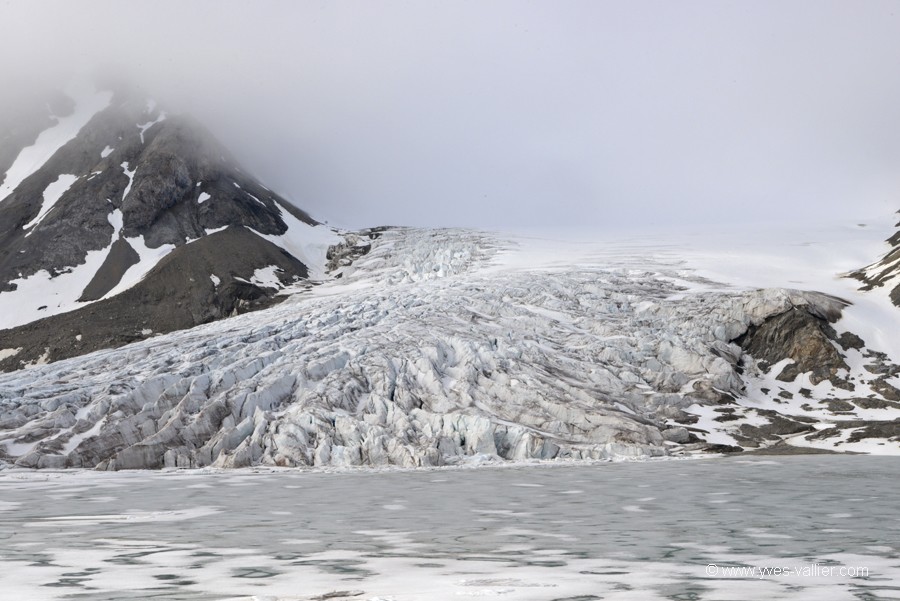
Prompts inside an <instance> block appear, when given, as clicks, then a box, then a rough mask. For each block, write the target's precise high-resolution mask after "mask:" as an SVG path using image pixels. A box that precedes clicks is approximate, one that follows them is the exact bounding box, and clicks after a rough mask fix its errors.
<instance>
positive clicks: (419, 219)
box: [0, 0, 900, 227]
mask: <svg viewBox="0 0 900 601" xmlns="http://www.w3.org/2000/svg"><path fill="white" fill-rule="evenodd" d="M898 11H900V8H898V7H897V4H896V3H895V2H889V1H885V2H879V1H871V2H865V3H858V2H851V1H846V2H818V1H817V2H812V1H810V2H791V3H783V2H777V1H771V0H769V1H762V2H720V1H715V2H714V1H708V2H706V1H694V2H678V3H672V2H654V1H640V2H620V3H612V2H592V1H584V2H572V1H561V2H507V1H493V2H480V1H479V2H475V1H473V2H464V1H461V2H400V1H383V2H377V3H373V2H363V1H360V2H340V1H338V2H319V3H316V2H293V1H281V2H279V1H269V2H250V1H243V2H233V1H232V2H228V1H225V2H223V1H221V0H216V1H193V2H175V1H159V0H154V1H152V2H150V1H145V2H142V1H133V2H127V3H126V2H117V1H100V0H82V1H80V2H77V3H76V2H62V1H60V2H50V1H29V2H7V3H4V4H0V23H2V25H0V27H2V28H3V31H2V35H0V56H2V57H3V58H2V59H0V61H2V66H3V72H4V74H5V75H4V79H5V82H7V85H4V86H3V92H2V94H0V103H2V104H0V113H4V114H11V113H12V112H13V108H12V107H14V106H16V105H17V104H21V103H22V102H25V101H27V97H28V94H27V92H29V91H31V90H34V89H38V88H41V87H42V86H47V85H53V84H54V83H55V82H58V81H63V80H65V78H67V77H70V76H73V75H75V74H77V73H83V72H89V71H91V70H94V69H98V68H101V67H102V68H104V69H107V68H110V67H112V68H116V69H119V70H121V71H123V72H125V73H127V74H128V76H129V77H130V78H132V79H133V80H134V81H136V82H138V83H139V85H141V86H142V87H144V88H145V89H146V90H147V92H148V94H150V95H153V96H156V97H157V98H159V99H160V101H162V102H165V103H168V104H169V105H171V106H174V107H175V108H177V109H180V110H185V111H189V112H191V113H192V114H194V115H195V116H196V117H197V118H198V119H200V120H201V121H202V122H204V123H205V124H206V125H207V126H208V127H209V128H210V129H212V130H213V132H214V133H215V134H216V135H217V136H218V137H219V138H220V139H221V140H222V141H223V142H224V143H225V144H226V145H227V146H229V147H230V148H231V150H232V152H233V153H234V154H235V155H236V156H237V157H238V158H239V159H240V160H241V162H242V163H243V165H244V166H245V167H246V168H247V169H248V170H250V171H252V172H254V173H255V174H256V175H257V176H258V177H259V178H260V179H262V180H263V181H264V183H266V184H267V185H268V186H270V187H272V188H273V189H276V190H278V191H279V192H281V193H283V194H285V195H286V196H287V197H289V198H291V199H292V200H293V201H294V202H295V203H296V204H297V205H298V206H301V207H303V208H305V209H307V210H309V211H310V212H311V213H312V214H313V215H315V216H317V217H319V218H322V219H327V220H329V221H330V222H332V223H337V224H342V225H351V226H362V225H375V224H382V223H391V224H410V225H468V226H483V227H504V226H509V227H515V226H532V227H533V226H544V225H552V226H578V227H592V226H593V227H609V226H615V227H625V226H635V225H641V224H647V223H649V224H654V225H666V224H669V223H679V222H692V223H702V222H719V221H722V222H735V221H745V220H748V219H749V220H764V219H780V220H797V219H810V218H815V219H818V218H824V217H826V216H835V217H839V218H842V217H845V216H846V218H848V219H851V218H852V219H855V218H857V217H858V216H860V215H863V214H866V213H871V212H876V211H882V212H883V211H885V210H886V209H892V210H893V209H897V208H900V202H898V200H900V199H898V192H900V169H898V164H900V163H898V161H900V111H898V110H897V108H896V107H897V106H900V78H898V77H897V73H900V42H898V40H900V16H898V14H897V12H898ZM2 116H3V115H0V117H2Z"/></svg>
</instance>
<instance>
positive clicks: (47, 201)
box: [22, 173, 78, 238]
mask: <svg viewBox="0 0 900 601" xmlns="http://www.w3.org/2000/svg"><path fill="white" fill-rule="evenodd" d="M77 180H78V176H77V175H71V174H68V173H64V174H62V175H60V176H59V177H58V178H57V179H56V181H55V182H53V183H52V184H50V185H49V186H47V188H46V189H45V190H44V200H43V203H41V210H40V211H39V212H38V214H37V216H36V217H35V218H34V219H32V220H31V221H29V222H28V223H26V224H25V225H23V226H22V229H23V230H27V229H30V228H32V227H34V226H36V225H37V224H39V223H40V222H41V221H43V220H44V217H46V216H47V213H49V212H50V210H51V209H53V207H54V206H55V205H56V203H57V201H58V200H59V199H60V198H62V196H63V194H65V193H66V192H68V190H69V188H71V187H72V184H74V183H75V182H76V181H77ZM33 233H34V230H32V231H30V232H28V233H27V234H25V237H26V238H27V237H28V236H30V235H31V234H33Z"/></svg>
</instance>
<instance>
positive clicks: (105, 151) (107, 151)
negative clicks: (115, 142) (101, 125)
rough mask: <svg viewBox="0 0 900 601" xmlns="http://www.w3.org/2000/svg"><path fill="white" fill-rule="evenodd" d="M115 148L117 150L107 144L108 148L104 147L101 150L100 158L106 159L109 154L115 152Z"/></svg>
mask: <svg viewBox="0 0 900 601" xmlns="http://www.w3.org/2000/svg"><path fill="white" fill-rule="evenodd" d="M113 150H115V148H113V147H112V146H109V145H107V146H106V148H104V149H103V150H101V151H100V158H101V159H105V158H106V157H108V156H109V155H111V154H112V153H113Z"/></svg>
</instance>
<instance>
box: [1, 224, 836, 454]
mask: <svg viewBox="0 0 900 601" xmlns="http://www.w3.org/2000/svg"><path fill="white" fill-rule="evenodd" d="M370 236H371V237H372V238H374V240H372V241H371V251H370V252H368V254H365V255H364V256H362V257H361V258H359V259H358V260H356V261H355V262H353V263H352V264H350V265H343V266H342V267H340V268H339V269H338V271H337V272H335V273H333V274H332V275H333V276H336V275H339V276H340V278H339V279H338V278H335V279H332V280H330V281H329V282H327V283H324V284H322V285H320V286H317V287H315V288H313V289H312V290H311V291H307V292H303V293H299V294H296V295H294V296H292V297H291V298H289V299H288V300H286V301H285V302H284V303H282V304H280V305H278V306H277V307H274V308H272V309H268V310H266V311H262V312H258V313H252V314H247V315H242V316H238V317H235V318H232V319H229V320H226V321H223V322H217V323H213V324H209V325H206V326H201V327H197V328H194V329H192V330H189V331H183V332H175V333H172V334H169V335H165V336H159V337H155V338H152V339H148V340H145V341H142V342H139V343H136V344H133V345H130V346H127V347H124V348H121V349H118V350H109V351H100V352H97V353H93V354H91V355H86V356H83V357H77V358H73V359H69V360H65V361H60V362H58V363H54V364H51V365H44V366H37V367H34V368H31V369H28V370H21V371H18V372H14V373H10V374H2V375H0V413H2V415H3V420H2V421H0V460H2V459H5V460H6V461H8V462H12V463H16V464H17V465H20V466H25V467H47V468H61V467H99V468H102V469H131V468H162V467H198V466H207V465H213V466H221V467H240V466H248V465H255V464H265V465H279V466H352V465H367V466H379V465H382V466H386V465H397V466H431V465H443V464H453V463H459V462H466V461H482V460H485V459H487V460H494V459H515V460H525V459H533V458H537V459H553V458H571V459H608V458H628V457H647V456H660V455H666V454H669V453H670V452H671V451H673V450H677V449H681V448H684V447H683V446H681V445H683V444H684V443H690V442H698V441H704V440H705V441H707V442H721V443H725V444H734V438H733V437H732V436H731V435H730V434H728V433H727V431H726V429H719V430H716V429H715V428H718V427H719V426H721V425H722V423H721V420H720V421H719V422H716V421H714V420H713V418H714V414H711V413H710V410H711V407H714V406H715V405H717V404H722V403H727V402H735V399H741V395H742V394H743V392H744V391H745V389H746V388H745V385H746V382H745V380H744V379H743V378H742V377H741V375H740V373H739V370H738V369H736V367H737V366H738V364H739V362H740V361H741V357H742V349H741V348H740V347H739V346H738V345H737V344H735V343H734V342H732V341H733V340H734V339H735V338H737V337H739V336H740V335H742V334H744V333H745V332H746V331H747V330H748V327H750V326H751V325H755V326H758V325H760V324H762V323H763V322H764V321H765V320H766V319H767V318H769V317H771V316H773V315H777V314H781V313H784V312H785V311H788V310H790V309H791V308H793V307H807V308H810V310H811V312H813V313H815V312H820V313H827V312H828V311H833V310H834V307H833V305H834V300H833V299H831V298H830V297H826V296H824V295H817V294H814V293H803V292H797V291H791V290H785V289H766V290H755V291H712V290H708V291H706V292H703V291H699V292H692V293H685V286H684V285H683V284H684V283H685V278H687V279H690V275H689V274H686V273H685V272H684V270H678V269H676V268H677V267H678V266H677V265H676V266H675V267H674V268H673V266H672V264H671V263H666V262H662V263H660V262H654V259H653V258H652V257H649V258H647V259H646V260H645V261H644V262H637V263H632V264H629V265H628V266H627V268H623V267H620V266H617V265H616V264H615V263H614V262H613V263H610V262H607V261H604V260H603V259H602V257H599V258H596V259H595V260H594V262H592V263H585V264H579V265H570V266H569V267H568V268H560V267H559V266H554V267H553V268H547V267H546V266H540V265H535V266H534V267H532V268H527V267H523V266H522V265H517V267H516V268H515V269H507V268H504V260H505V259H503V257H507V256H509V255H510V254H515V253H516V252H517V249H516V243H515V242H513V241H512V240H508V239H503V238H500V237H497V236H495V235H491V234H486V233H480V232H472V231H465V230H415V229H389V230H386V231H383V232H373V233H371V234H370ZM346 243H347V244H348V245H350V246H353V245H358V246H362V245H366V244H369V243H370V241H369V240H367V239H366V238H365V236H362V235H353V234H351V235H348V236H347V241H346ZM695 283H696V282H695ZM751 413H752V412H748V413H742V414H741V419H745V420H750V421H751V422H752V420H753V419H756V420H757V422H759V420H760V419H762V418H760V417H759V416H758V415H756V414H753V415H751ZM760 415H762V414H760ZM698 420H699V423H697V422H698ZM762 421H763V422H765V419H762ZM757 422H752V423H757ZM691 424H694V425H693V426H692V425H691ZM703 426H705V427H703ZM720 430H721V431H720Z"/></svg>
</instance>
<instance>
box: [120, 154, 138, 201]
mask: <svg viewBox="0 0 900 601" xmlns="http://www.w3.org/2000/svg"><path fill="white" fill-rule="evenodd" d="M120 167H122V172H123V173H125V176H126V177H127V178H128V184H127V185H126V186H125V191H124V192H122V200H125V199H126V198H128V193H129V192H131V185H132V184H133V183H134V174H135V173H137V167H135V168H134V169H133V170H132V171H129V170H128V161H125V162H124V163H122V164H121V165H120Z"/></svg>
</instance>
